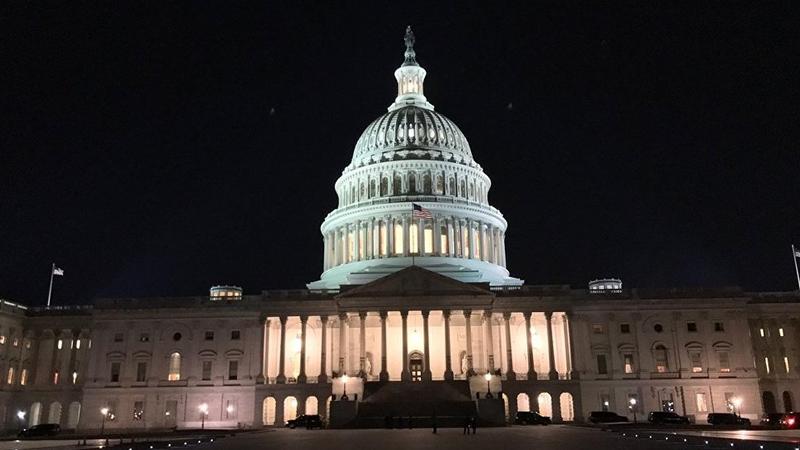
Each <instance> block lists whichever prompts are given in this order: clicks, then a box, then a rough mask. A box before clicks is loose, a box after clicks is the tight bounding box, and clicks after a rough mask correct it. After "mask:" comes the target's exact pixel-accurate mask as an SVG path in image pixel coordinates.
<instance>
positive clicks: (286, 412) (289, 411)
mask: <svg viewBox="0 0 800 450" xmlns="http://www.w3.org/2000/svg"><path fill="white" fill-rule="evenodd" d="M296 418H297V399H296V398H294V397H291V396H289V397H286V398H285V399H284V400H283V421H284V422H288V421H290V420H292V419H296Z"/></svg>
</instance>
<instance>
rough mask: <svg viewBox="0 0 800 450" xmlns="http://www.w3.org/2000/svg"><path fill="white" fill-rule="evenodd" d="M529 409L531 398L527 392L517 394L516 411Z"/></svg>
mask: <svg viewBox="0 0 800 450" xmlns="http://www.w3.org/2000/svg"><path fill="white" fill-rule="evenodd" d="M530 410H531V399H530V397H528V394H526V393H524V392H523V393H521V394H519V395H517V411H518V412H519V411H521V412H528V411H530Z"/></svg>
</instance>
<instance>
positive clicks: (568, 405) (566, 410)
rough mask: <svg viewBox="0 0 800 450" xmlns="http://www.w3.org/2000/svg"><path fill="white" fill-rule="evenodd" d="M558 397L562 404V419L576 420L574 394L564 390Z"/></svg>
mask: <svg viewBox="0 0 800 450" xmlns="http://www.w3.org/2000/svg"><path fill="white" fill-rule="evenodd" d="M558 399H559V404H560V405H561V420H563V421H564V422H572V421H573V420H575V409H574V405H573V403H572V394H570V393H569V392H562V393H561V395H560V396H559V397H558Z"/></svg>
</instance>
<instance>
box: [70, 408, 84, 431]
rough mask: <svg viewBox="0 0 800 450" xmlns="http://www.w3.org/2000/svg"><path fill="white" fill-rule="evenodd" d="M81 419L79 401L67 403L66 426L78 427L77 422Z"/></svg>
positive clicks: (71, 428) (72, 428)
mask: <svg viewBox="0 0 800 450" xmlns="http://www.w3.org/2000/svg"><path fill="white" fill-rule="evenodd" d="M80 420H81V404H80V402H72V403H70V404H69V410H68V411H67V428H68V429H70V430H74V429H76V428H78V422H80Z"/></svg>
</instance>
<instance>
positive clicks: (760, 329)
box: [758, 328, 764, 337]
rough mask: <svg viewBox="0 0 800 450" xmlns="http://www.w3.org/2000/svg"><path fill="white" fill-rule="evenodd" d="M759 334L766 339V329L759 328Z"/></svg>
mask: <svg viewBox="0 0 800 450" xmlns="http://www.w3.org/2000/svg"><path fill="white" fill-rule="evenodd" d="M758 334H759V335H761V337H764V329H763V328H759V329H758Z"/></svg>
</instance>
